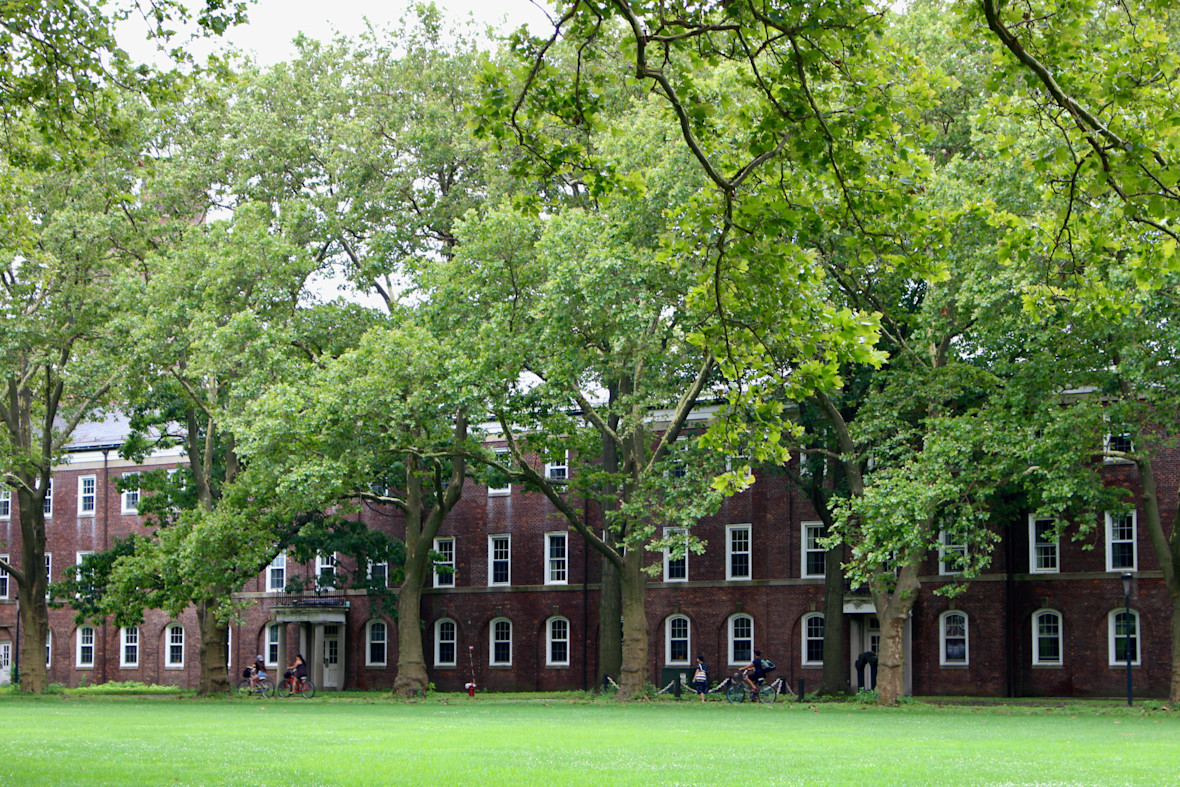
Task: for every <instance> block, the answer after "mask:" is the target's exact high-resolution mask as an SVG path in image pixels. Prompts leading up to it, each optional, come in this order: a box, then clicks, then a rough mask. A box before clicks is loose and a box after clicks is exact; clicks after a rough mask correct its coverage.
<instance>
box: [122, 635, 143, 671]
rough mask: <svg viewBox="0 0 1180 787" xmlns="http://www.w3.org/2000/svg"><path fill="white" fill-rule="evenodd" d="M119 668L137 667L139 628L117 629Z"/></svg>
mask: <svg viewBox="0 0 1180 787" xmlns="http://www.w3.org/2000/svg"><path fill="white" fill-rule="evenodd" d="M119 666H120V667H123V668H124V669H133V668H135V667H138V666H139V627H138V626H128V627H127V628H122V629H119Z"/></svg>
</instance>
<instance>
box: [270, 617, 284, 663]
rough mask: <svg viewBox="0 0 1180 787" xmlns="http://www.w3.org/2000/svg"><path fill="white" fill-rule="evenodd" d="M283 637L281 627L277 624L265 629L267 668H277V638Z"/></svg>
mask: <svg viewBox="0 0 1180 787" xmlns="http://www.w3.org/2000/svg"><path fill="white" fill-rule="evenodd" d="M281 636H283V627H282V626H280V625H279V624H278V623H271V624H270V625H269V626H267V627H266V663H267V665H269V666H272V667H277V666H279V637H281Z"/></svg>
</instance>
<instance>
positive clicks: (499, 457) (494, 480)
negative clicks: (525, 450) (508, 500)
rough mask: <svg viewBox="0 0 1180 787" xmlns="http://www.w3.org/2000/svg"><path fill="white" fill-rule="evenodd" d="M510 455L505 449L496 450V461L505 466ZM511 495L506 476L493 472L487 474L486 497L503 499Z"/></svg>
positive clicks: (510, 483) (509, 482)
mask: <svg viewBox="0 0 1180 787" xmlns="http://www.w3.org/2000/svg"><path fill="white" fill-rule="evenodd" d="M511 456H512V454H511V452H510V451H509V450H508V449H507V448H497V449H496V461H497V462H499V463H500V464H502V465H507V464H508V462H509V459H510V458H511ZM510 494H512V482H511V481H510V480H508V476H506V475H501V474H500V473H499V472H497V471H495V470H491V471H489V473H488V497H503V496H504V495H510Z"/></svg>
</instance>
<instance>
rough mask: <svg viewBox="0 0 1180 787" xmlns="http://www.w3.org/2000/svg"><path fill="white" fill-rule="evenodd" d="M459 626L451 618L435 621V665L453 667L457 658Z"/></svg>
mask: <svg viewBox="0 0 1180 787" xmlns="http://www.w3.org/2000/svg"><path fill="white" fill-rule="evenodd" d="M457 635H458V627H457V626H456V625H455V621H453V620H451V619H450V618H442V619H441V620H436V621H435V622H434V666H436V667H453V666H455V663H456V659H457V650H458V648H457V640H458V636H457Z"/></svg>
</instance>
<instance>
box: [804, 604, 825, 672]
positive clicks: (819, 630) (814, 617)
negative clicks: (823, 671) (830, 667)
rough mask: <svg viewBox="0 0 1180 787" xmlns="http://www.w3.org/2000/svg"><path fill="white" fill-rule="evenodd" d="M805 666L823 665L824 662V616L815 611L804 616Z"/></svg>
mask: <svg viewBox="0 0 1180 787" xmlns="http://www.w3.org/2000/svg"><path fill="white" fill-rule="evenodd" d="M800 629H801V631H802V632H803V666H805V667H822V666H823V663H824V616H823V614H822V613H819V612H813V613H811V614H810V615H804V616H803V624H802V626H800Z"/></svg>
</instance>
